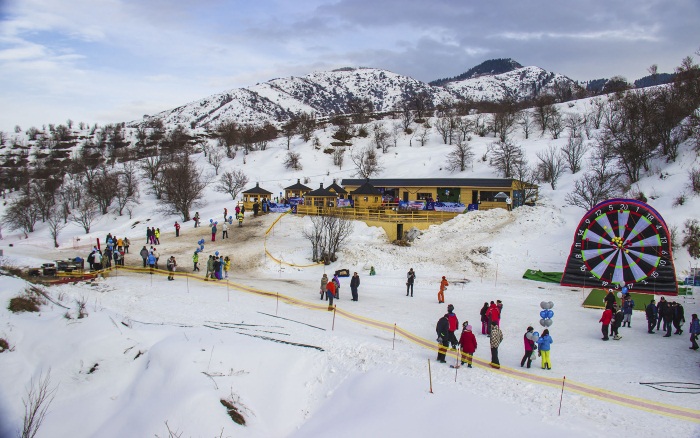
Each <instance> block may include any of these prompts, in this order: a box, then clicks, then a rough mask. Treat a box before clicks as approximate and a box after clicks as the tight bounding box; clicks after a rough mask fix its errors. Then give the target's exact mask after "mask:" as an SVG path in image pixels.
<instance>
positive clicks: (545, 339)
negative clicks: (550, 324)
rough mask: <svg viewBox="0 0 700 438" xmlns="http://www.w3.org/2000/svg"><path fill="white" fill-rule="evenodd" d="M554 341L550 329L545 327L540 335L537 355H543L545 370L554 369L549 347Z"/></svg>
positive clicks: (543, 367)
mask: <svg viewBox="0 0 700 438" xmlns="http://www.w3.org/2000/svg"><path fill="white" fill-rule="evenodd" d="M552 343H554V341H553V340H552V337H551V336H549V329H544V331H543V332H542V336H540V338H539V339H538V340H537V347H538V349H539V351H538V352H537V355H538V356H540V357H542V369H543V370H544V369H547V370H551V369H552V362H551V361H550V360H549V349H550V348H551V347H550V345H552Z"/></svg>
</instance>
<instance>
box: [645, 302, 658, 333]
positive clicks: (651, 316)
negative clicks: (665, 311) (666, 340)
mask: <svg viewBox="0 0 700 438" xmlns="http://www.w3.org/2000/svg"><path fill="white" fill-rule="evenodd" d="M646 314H647V333H652V334H653V333H655V332H654V326H656V320H657V318H658V310H656V303H655V302H654V299H652V300H651V302H650V303H649V305H648V306H647V308H646Z"/></svg>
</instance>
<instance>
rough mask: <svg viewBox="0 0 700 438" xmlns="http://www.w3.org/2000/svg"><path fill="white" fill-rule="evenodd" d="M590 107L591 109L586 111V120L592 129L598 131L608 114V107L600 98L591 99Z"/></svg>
mask: <svg viewBox="0 0 700 438" xmlns="http://www.w3.org/2000/svg"><path fill="white" fill-rule="evenodd" d="M590 105H591V107H590V109H589V110H588V113H587V117H586V119H587V120H589V121H590V123H591V124H592V125H593V128H595V129H600V124H601V123H602V122H603V119H604V118H605V116H606V114H607V112H608V107H607V105H606V103H605V101H604V100H603V99H601V98H600V97H596V98H594V99H591V103H590Z"/></svg>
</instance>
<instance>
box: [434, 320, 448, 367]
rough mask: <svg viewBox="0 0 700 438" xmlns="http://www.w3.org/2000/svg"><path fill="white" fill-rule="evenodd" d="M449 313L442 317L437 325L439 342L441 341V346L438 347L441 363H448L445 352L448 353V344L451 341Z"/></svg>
mask: <svg viewBox="0 0 700 438" xmlns="http://www.w3.org/2000/svg"><path fill="white" fill-rule="evenodd" d="M447 316H448V314H447V313H445V316H443V317H442V318H440V319H439V320H438V322H437V325H436V326H435V331H436V332H437V336H438V339H437V340H438V342H439V343H440V345H441V346H440V348H439V349H438V355H437V361H438V362H440V363H446V362H447V361H446V360H445V353H447V346H448V345H449V343H450V338H449V336H450V323H449V322H448V321H447Z"/></svg>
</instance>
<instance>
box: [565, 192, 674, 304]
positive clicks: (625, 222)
mask: <svg viewBox="0 0 700 438" xmlns="http://www.w3.org/2000/svg"><path fill="white" fill-rule="evenodd" d="M561 284H562V285H565V286H581V287H600V286H602V287H621V285H626V286H627V287H628V289H630V290H632V289H633V290H634V291H635V292H653V293H662V294H676V293H677V283H676V274H675V269H674V267H673V255H672V253H671V244H670V238H669V232H668V228H667V227H666V223H665V222H664V220H663V218H662V217H661V215H660V214H659V213H658V212H656V210H654V209H653V208H651V207H650V206H649V205H647V204H645V203H643V202H641V201H637V200H634V199H610V200H607V201H604V202H601V203H600V204H598V205H596V206H595V207H593V208H592V209H591V210H589V211H588V212H587V213H586V215H585V216H584V217H583V218H582V219H581V222H580V223H579V225H578V227H577V229H576V232H575V233H574V243H573V244H572V245H571V251H570V253H569V259H568V261H567V263H566V269H565V270H564V275H563V276H562V280H561Z"/></svg>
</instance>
